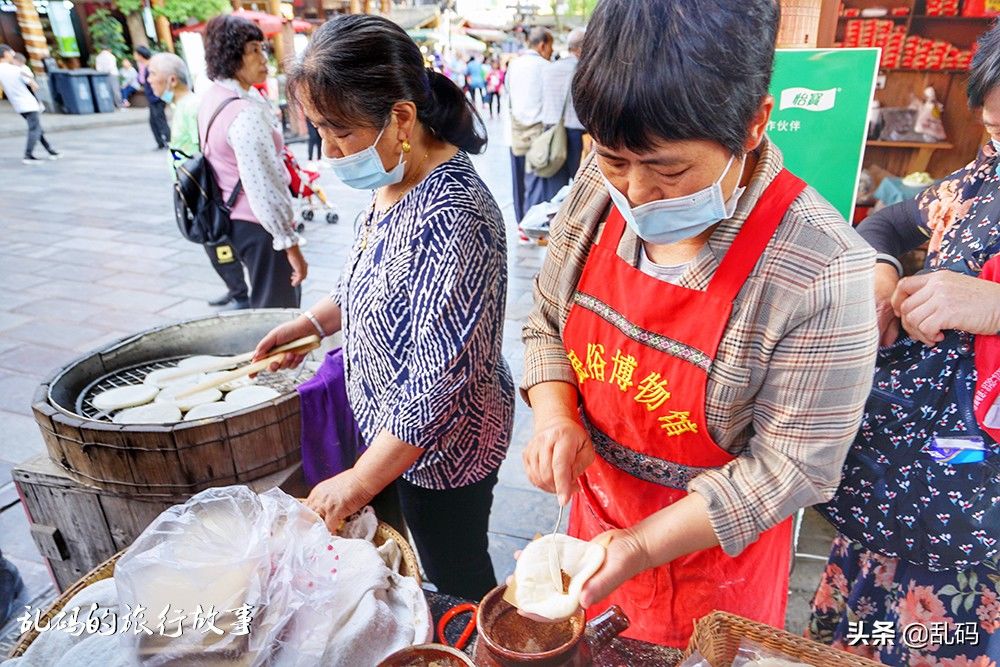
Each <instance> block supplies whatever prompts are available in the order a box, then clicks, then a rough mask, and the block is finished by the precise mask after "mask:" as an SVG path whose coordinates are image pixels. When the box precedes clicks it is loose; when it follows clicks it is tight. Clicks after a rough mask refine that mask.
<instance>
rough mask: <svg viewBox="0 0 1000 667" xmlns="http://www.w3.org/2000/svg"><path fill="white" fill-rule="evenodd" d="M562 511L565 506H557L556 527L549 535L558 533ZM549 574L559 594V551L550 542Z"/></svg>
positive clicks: (560, 589) (560, 576) (560, 571)
mask: <svg viewBox="0 0 1000 667" xmlns="http://www.w3.org/2000/svg"><path fill="white" fill-rule="evenodd" d="M564 509H566V506H565V505H560V506H559V517H558V518H557V519H556V525H555V527H554V528H553V529H552V532H551V533H549V535H555V534H556V533H557V532H558V531H559V525H560V524H562V518H563V510H564ZM549 573H550V574H551V575H552V583H553V584H555V586H556V588H557V589H558V590H559V592H562V590H563V580H562V567H561V564H560V563H559V550H558V549H557V548H556V544H555V542H552V543H551V545H550V548H549Z"/></svg>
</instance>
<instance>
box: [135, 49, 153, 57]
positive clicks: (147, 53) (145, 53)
mask: <svg viewBox="0 0 1000 667" xmlns="http://www.w3.org/2000/svg"><path fill="white" fill-rule="evenodd" d="M135 52H136V53H138V54H139V55H140V56H142V57H143V58H145V59H146V60H149V59H150V58H152V57H153V52H152V51H150V50H149V47H148V46H137V47H135Z"/></svg>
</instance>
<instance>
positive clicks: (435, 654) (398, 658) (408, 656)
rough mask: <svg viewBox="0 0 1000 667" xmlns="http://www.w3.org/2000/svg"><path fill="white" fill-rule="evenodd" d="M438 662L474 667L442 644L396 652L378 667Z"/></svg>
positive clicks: (462, 655) (459, 654)
mask: <svg viewBox="0 0 1000 667" xmlns="http://www.w3.org/2000/svg"><path fill="white" fill-rule="evenodd" d="M432 662H438V663H440V664H442V665H448V667H474V663H473V662H472V660H470V659H469V656H467V655H465V654H464V653H462V652H461V651H459V650H458V649H454V648H452V647H450V646H445V645H444V644H418V645H417V646H407V647H406V648H404V649H401V650H399V651H396V652H395V653H393V654H392V655H390V656H389V657H388V658H386V659H385V660H383V661H382V662H380V663H379V664H378V667H410V665H429V664H431V663H432Z"/></svg>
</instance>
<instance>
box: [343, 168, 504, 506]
mask: <svg viewBox="0 0 1000 667" xmlns="http://www.w3.org/2000/svg"><path fill="white" fill-rule="evenodd" d="M363 236H364V232H363V230H360V231H359V233H358V234H357V238H356V239H355V243H354V247H353V248H352V250H351V254H350V256H349V257H348V261H347V264H346V265H345V266H344V270H343V273H342V274H341V277H340V283H339V284H338V286H337V291H336V292H334V294H333V295H332V298H333V300H334V301H336V302H337V303H338V304H339V305H340V307H341V310H342V312H343V319H342V323H343V331H344V351H345V355H344V358H345V369H346V377H347V394H348V398H349V399H350V402H351V408H352V409H353V411H354V415H355V418H356V419H357V421H358V425H359V426H360V428H361V433H362V435H363V436H364V438H365V441H366V442H369V443H370V442H372V441H373V439H374V438H375V436H376V435H378V434H379V433H380V432H381V431H382V429H387V430H388V431H389V432H390V433H392V434H393V435H394V436H396V437H397V438H399V439H400V440H402V441H404V442H407V443H409V444H411V445H414V446H416V447H420V448H421V449H423V450H425V451H424V453H423V454H422V455H421V456H420V458H419V459H417V461H416V463H414V464H413V466H412V467H411V468H410V469H409V470H407V471H406V473H405V474H404V475H403V477H404V478H405V479H406V480H408V481H409V482H411V483H413V484H415V485H417V486H421V487H424V488H432V489H449V488H456V487H461V486H466V485H468V484H472V483H474V482H478V481H480V480H482V479H483V478H485V477H486V476H487V475H489V474H490V473H491V472H493V471H494V470H496V469H497V468H499V467H500V464H501V462H502V461H503V459H504V457H505V456H506V454H507V446H508V444H509V443H510V436H511V429H512V424H513V415H514V383H513V380H512V379H511V375H510V369H509V368H508V367H507V362H506V361H504V358H503V356H502V355H501V352H500V348H501V346H502V342H503V321H504V307H505V304H506V296H507V244H506V236H505V233H504V227H503V218H502V216H501V214H500V210H499V208H498V207H497V204H496V201H495V200H494V199H493V195H492V194H490V191H489V189H487V187H486V185H485V184H484V183H483V181H482V179H480V178H479V175H478V174H477V173H476V170H475V168H474V167H473V166H472V162H471V161H470V160H469V157H468V156H467V155H466V154H465V153H462V152H459V153H458V154H457V155H456V156H455V157H453V158H452V159H450V160H448V161H447V162H445V163H444V164H442V165H440V166H438V167H437V168H436V169H434V170H433V171H432V172H431V173H430V174H429V175H428V176H427V177H426V178H425V179H424V180H423V181H422V182H421V183H420V184H418V185H417V186H416V187H415V188H414V189H413V190H411V191H410V192H409V193H407V194H406V196H405V197H403V199H402V200H400V202H399V203H398V204H396V205H395V206H394V207H393V208H392V209H391V210H390V211H389V212H388V213H387V214H386V215H385V217H383V218H382V219H381V220H378V221H376V222H374V223H373V224H372V226H371V228H370V230H369V233H368V240H367V244H366V246H367V247H362V242H361V239H362V237H363Z"/></svg>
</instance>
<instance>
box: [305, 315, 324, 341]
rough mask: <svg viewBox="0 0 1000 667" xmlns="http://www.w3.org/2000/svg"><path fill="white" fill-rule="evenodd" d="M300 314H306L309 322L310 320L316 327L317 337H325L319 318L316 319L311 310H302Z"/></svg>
mask: <svg viewBox="0 0 1000 667" xmlns="http://www.w3.org/2000/svg"><path fill="white" fill-rule="evenodd" d="M302 314H303V315H305V316H306V319H307V320H309V321H310V322H312V325H313V327H314V328H315V329H316V333H318V334H319V337H320V338H326V332H325V331H323V327H322V326H320V323H319V320H318V319H316V316H315V315H313V312H312V311H311V310H307V311H304V312H303V313H302Z"/></svg>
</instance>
